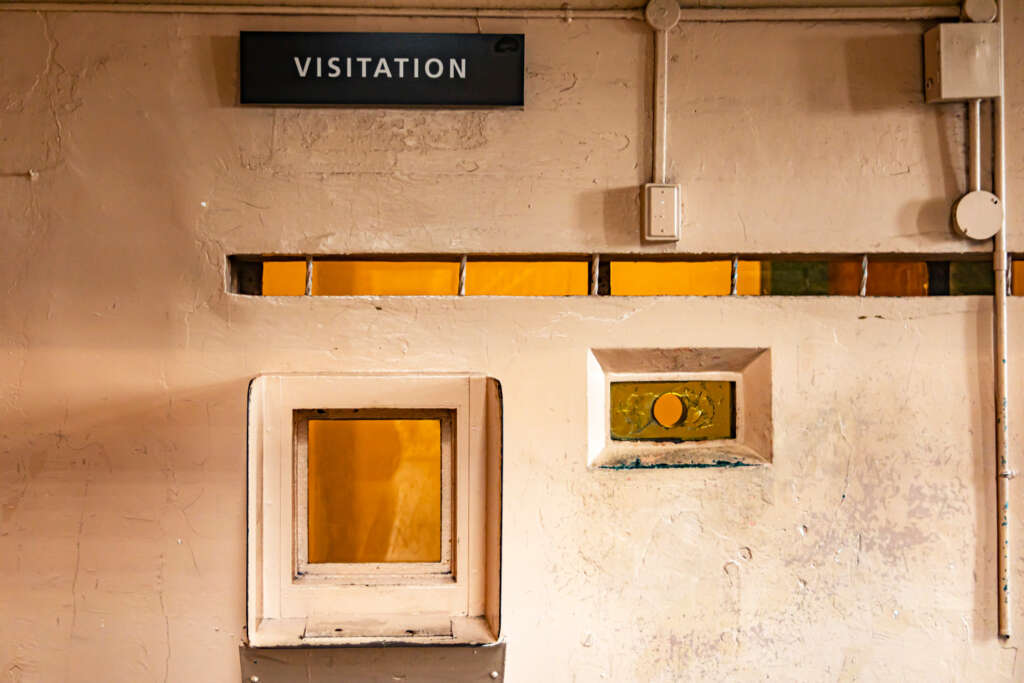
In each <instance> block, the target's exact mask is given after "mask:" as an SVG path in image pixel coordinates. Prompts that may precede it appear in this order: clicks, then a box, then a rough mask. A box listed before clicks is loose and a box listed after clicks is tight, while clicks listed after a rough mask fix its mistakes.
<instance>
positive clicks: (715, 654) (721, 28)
mask: <svg viewBox="0 0 1024 683" xmlns="http://www.w3.org/2000/svg"><path fill="white" fill-rule="evenodd" d="M1011 11H1012V12H1013V14H1012V16H1011V23H1010V24H1009V25H1008V27H1007V31H1008V33H1007V36H1008V40H1007V43H1008V53H1007V75H1008V79H1009V81H1008V92H1009V96H1010V98H1011V99H1010V103H1009V104H1010V108H1009V136H1008V137H1009V144H1010V156H1009V158H1008V166H1009V169H1010V187H1011V190H1012V191H1013V192H1014V193H1015V194H1014V195H1013V196H1017V197H1024V194H1022V193H1021V190H1024V155H1022V152H1021V150H1022V149H1024V104H1022V102H1024V99H1022V90H1024V68H1022V61H1024V48H1022V47H1021V45H1022V44H1024V11H1021V7H1020V5H1019V4H1017V3H1015V4H1013V5H1012V6H1011ZM478 28H480V29H482V30H485V31H492V32H502V31H524V32H525V33H526V34H527V36H528V46H529V49H528V63H527V68H528V78H527V107H526V110H525V111H490V112H479V111H451V112H433V111H419V110H418V111H401V110H392V111H377V110H330V111H328V110H294V109H276V110H271V109H260V108H251V109H242V108H239V107H237V106H236V105H235V104H234V102H235V99H236V87H237V84H236V75H235V74H236V71H237V57H236V53H237V42H236V41H237V32H238V30H240V29H291V30H409V29H412V30H437V31H448V30H451V31H475V30H477V29H478ZM924 28H925V25H923V24H920V23H908V24H859V25H820V24H819V25H815V24H788V25H770V26H769V25H762V24H749V25H748V24H732V25H687V26H683V27H681V28H680V29H678V30H677V31H676V32H675V33H674V34H673V38H672V83H671V102H672V111H671V121H670V130H671V133H670V135H671V157H670V158H671V170H670V172H671V175H672V176H674V177H675V178H676V179H678V180H679V181H680V182H682V183H683V184H684V192H685V195H686V202H687V204H686V227H685V233H684V234H685V236H684V239H683V240H682V241H681V242H680V243H679V244H678V245H670V246H665V247H658V248H657V249H659V250H666V249H668V250H671V249H678V250H679V251H684V252H685V251H695V250H697V251H700V250H708V251H722V252H730V251H737V250H738V251H840V252H858V251H861V250H871V251H960V250H965V249H969V248H976V249H983V248H984V247H983V246H978V247H969V246H968V245H965V244H964V243H963V242H961V241H959V240H957V239H956V238H954V237H953V236H952V235H951V233H950V231H949V229H948V225H947V221H946V217H947V211H948V206H949V204H950V202H951V201H952V200H953V199H954V198H955V197H956V196H958V194H959V193H960V192H961V191H962V190H963V187H964V157H965V154H964V150H963V142H964V127H963V126H964V110H963V108H962V107H961V106H959V105H943V106H934V107H927V106H925V105H923V104H922V103H921V94H920V83H921V78H920V69H921V63H920V62H921V60H920V52H919V50H920V34H921V32H922V30H923V29H924ZM649 61H650V40H649V34H648V33H647V32H646V31H645V29H644V28H643V27H642V26H641V25H640V24H638V23H629V22H618V21H582V20H577V21H574V22H572V23H571V24H565V23H562V22H556V21H531V22H524V21H493V20H485V21H480V22H479V24H478V22H476V21H462V20H442V21H432V22H429V23H425V22H422V21H418V22H414V21H408V20H387V21H384V20H359V19H344V20H343V19H330V18H296V17H293V18H286V17H277V18H274V17H235V16H202V17H201V16H177V15H166V16H155V15H131V14H125V15H108V14H73V13H52V14H45V13H44V14H38V13H15V12H5V13H2V14H0V142H2V144H0V230H2V234H3V246H4V248H3V249H2V250H0V287H2V288H3V291H4V297H3V303H2V304H0V678H2V679H3V680H8V681H12V682H21V681H26V682H27V681H63V680H68V681H95V680H103V681H132V682H138V681H228V680H233V679H237V676H238V650H237V646H238V643H239V641H240V639H241V637H242V633H241V630H240V629H241V626H242V624H243V621H244V592H245V578H244V577H245V571H244V570H245V567H244V553H245V518H244V507H245V433H244V423H245V390H246V383H247V382H248V380H249V379H250V378H251V377H253V376H254V375H256V374H258V373H261V372H282V371H310V372H312V371H318V372H322V371H339V372H340V371H358V370H382V369H383V370H418V369H429V370H453V371H479V372H486V373H488V374H490V375H492V376H494V377H497V378H499V379H500V380H501V381H502V383H503V386H504V397H505V501H506V507H505V525H504V584H503V591H504V632H505V637H506V639H507V641H508V676H509V680H512V681H524V682H525V681H541V680H547V681H571V680H578V681H599V680H609V681H632V680H637V681H682V680H693V681H704V680H751V681H753V680H764V679H765V678H770V679H773V680H795V681H821V680H836V681H892V680H900V679H903V680H909V681H919V680H929V681H931V680H956V681H1016V680H1022V679H1024V669H1022V666H1024V665H1022V664H1018V663H1017V662H1016V640H1013V641H1011V642H1010V643H1009V644H1007V645H1006V646H1004V645H1001V644H1000V643H999V642H997V640H996V639H995V638H994V635H993V634H994V631H995V623H994V616H995V567H994V557H995V555H994V550H993V545H994V534H995V528H994V526H995V525H994V513H993V508H994V485H993V483H992V482H993V476H994V474H993V465H992V458H991V456H990V453H991V449H992V441H993V439H992V426H991V422H992V410H991V406H990V403H991V399H990V396H991V391H992V387H991V377H990V375H991V371H990V366H991V353H990V327H991V314H990V310H991V309H990V304H989V301H988V299H986V298H983V297H967V298H936V299H929V300H921V299H905V300H887V299H865V300H859V299H828V300H822V299H802V300H793V299H782V298H772V299H767V298H766V299H756V298H744V299H714V298H710V299H675V300H657V299H636V300H633V299H610V298H602V299H572V300H560V299H543V300H541V299H536V300H529V301H521V300H514V299H501V300H494V301H490V300H486V299H476V298H474V299H465V300H450V299H430V300H415V299H387V300H378V301H374V300H358V299H352V300H344V299H339V300H330V299H316V300H301V299H291V300H270V299H267V300H259V299H252V298H242V297H237V296H232V295H228V294H225V292H224V256H225V254H227V253H232V252H248V253H252V252H260V251H276V252H344V251H399V252H401V251H455V252H458V251H462V250H470V251H488V252H501V251H534V250H537V251H548V250H564V251H590V250H599V249H602V250H634V249H638V246H637V240H636V236H637V234H638V221H639V201H638V192H637V187H638V185H639V184H641V183H642V182H644V180H645V178H646V175H647V169H648V167H649V164H650V156H649V152H648V146H649V138H648V136H649V132H648V123H647V120H648V115H649V111H648V105H647V103H648V101H649V99H650V90H649V86H648V85H647V74H648V63H649ZM1010 207H1011V239H1010V241H1011V246H1012V247H1013V248H1014V249H1017V250H1024V231H1022V229H1021V222H1022V220H1024V199H1020V200H1014V199H1013V198H1012V197H1011V201H1010ZM1022 335H1024V305H1022V304H1021V301H1019V300H1014V301H1012V302H1011V336H1012V338H1013V339H1014V340H1019V339H1020V338H1021V336H1022ZM637 345H640V346H671V347H675V346H765V347H771V349H772V360H773V366H774V367H773V373H774V391H775V396H774V399H775V415H774V420H775V449H774V450H775V462H774V463H773V465H771V466H770V467H763V468H738V469H726V470H708V469H701V470H655V471H633V472H588V471H587V470H586V468H585V461H586V444H585V441H584V440H585V424H584V419H585V404H584V394H585V391H584V387H585V372H586V366H585V356H586V350H587V349H588V348H590V347H615V346H637ZM1020 350H1021V347H1020V344H1019V343H1018V342H1017V341H1014V342H1013V343H1012V345H1011V362H1012V363H1013V366H1012V367H1013V375H1012V377H1014V378H1016V377H1019V376H1020V368H1021V367H1024V366H1022V363H1024V354H1021V351H1020ZM1018 384H1019V382H1016V381H1015V380H1012V386H1013V387H1016V386H1017V385H1018ZM1014 398H1015V399H1016V403H1015V404H1014V407H1013V418H1014V424H1015V425H1020V424H1022V421H1024V411H1022V410H1021V408H1020V406H1021V405H1022V403H1021V401H1022V400H1024V398H1022V397H1018V396H1014ZM1020 436H1021V432H1020V429H1019V427H1017V428H1015V430H1014V434H1013V437H1014V438H1015V441H1014V443H1015V444H1016V443H1019V441H1016V439H1018V438H1019V437H1020ZM1013 454H1014V457H1015V458H1016V460H1017V462H1018V466H1021V457H1022V454H1021V451H1020V449H1019V448H1018V447H1016V446H1014V449H1013ZM1019 486H1020V484H1018V483H1014V484H1013V485H1012V490H1013V491H1014V499H1015V501H1016V502H1018V503H1019V501H1020V496H1019V488H1018V487H1019ZM1020 527H1021V525H1020V524H1019V523H1017V522H1016V521H1015V522H1014V533H1015V534H1016V535H1017V538H1022V537H1024V529H1022V528H1020ZM1019 548H1020V545H1019V543H1018V544H1015V549H1014V552H1013V554H1012V560H1013V564H1014V571H1013V576H1014V579H1015V580H1016V581H1017V585H1018V586H1019V592H1018V593H1017V595H1016V597H1015V600H1014V604H1013V610H1014V613H1015V615H1016V618H1017V622H1018V624H1020V625H1021V626H1022V627H1024V610H1022V608H1021V596H1024V557H1022V553H1021V552H1020V550H1019Z"/></svg>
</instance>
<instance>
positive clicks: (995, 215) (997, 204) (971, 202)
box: [953, 190, 1003, 240]
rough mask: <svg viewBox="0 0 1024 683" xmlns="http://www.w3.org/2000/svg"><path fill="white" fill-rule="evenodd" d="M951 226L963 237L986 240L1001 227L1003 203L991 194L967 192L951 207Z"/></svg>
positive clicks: (975, 191) (979, 191)
mask: <svg viewBox="0 0 1024 683" xmlns="http://www.w3.org/2000/svg"><path fill="white" fill-rule="evenodd" d="M953 226H954V227H955V228H956V229H957V231H958V232H959V233H960V234H961V235H963V236H964V237H968V238H970V239H972V240H987V239H989V238H991V237H993V236H994V235H995V234H996V233H997V232H999V229H1000V228H1001V227H1002V226H1003V203H1002V202H1001V201H999V197H997V196H995V195H994V194H992V193H991V192H986V191H984V190H974V191H973V192H968V193H967V194H965V195H964V196H963V197H961V198H960V201H958V202H957V203H956V205H955V206H954V207H953Z"/></svg>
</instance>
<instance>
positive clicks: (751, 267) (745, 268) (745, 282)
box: [736, 261, 761, 296]
mask: <svg viewBox="0 0 1024 683" xmlns="http://www.w3.org/2000/svg"><path fill="white" fill-rule="evenodd" d="M736 293H737V294H742V295H744V296H757V295H758V294H760V293H761V262H760V261H740V262H739V264H738V266H737V268H736Z"/></svg>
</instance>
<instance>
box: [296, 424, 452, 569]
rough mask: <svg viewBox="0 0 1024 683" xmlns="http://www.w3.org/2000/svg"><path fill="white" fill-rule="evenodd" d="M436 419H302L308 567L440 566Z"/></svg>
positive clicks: (438, 433) (439, 448) (438, 432)
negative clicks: (305, 442)
mask: <svg viewBox="0 0 1024 683" xmlns="http://www.w3.org/2000/svg"><path fill="white" fill-rule="evenodd" d="M441 451H442V445H441V420H440V419H328V420H313V419H311V420H309V431H308V451H307V453H308V457H307V463H308V474H307V478H308V479H307V480H308V499H307V500H308V557H309V562H310V563H311V564H312V563H324V562H332V563H333V562H337V563H348V562H440V561H441V542H442V528H441V486H442V483H441V472H442V463H441Z"/></svg>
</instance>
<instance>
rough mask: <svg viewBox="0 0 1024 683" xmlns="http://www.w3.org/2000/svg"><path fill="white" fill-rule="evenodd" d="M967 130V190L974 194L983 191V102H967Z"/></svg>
mask: <svg viewBox="0 0 1024 683" xmlns="http://www.w3.org/2000/svg"><path fill="white" fill-rule="evenodd" d="M967 128H968V131H969V133H968V134H969V135H970V142H969V144H968V146H967V149H968V154H969V155H970V159H968V164H967V184H968V185H969V187H968V188H967V189H968V191H970V192H974V191H976V190H980V189H981V100H969V101H968V102H967Z"/></svg>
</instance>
